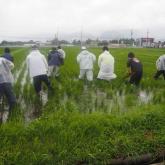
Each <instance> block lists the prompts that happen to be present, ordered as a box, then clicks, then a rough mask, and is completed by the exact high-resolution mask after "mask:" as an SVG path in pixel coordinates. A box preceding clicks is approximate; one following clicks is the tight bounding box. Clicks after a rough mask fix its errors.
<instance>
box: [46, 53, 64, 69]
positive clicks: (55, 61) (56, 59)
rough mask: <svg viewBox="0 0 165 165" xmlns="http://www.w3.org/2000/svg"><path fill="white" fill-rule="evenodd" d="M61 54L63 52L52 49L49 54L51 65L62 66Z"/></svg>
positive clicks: (49, 63)
mask: <svg viewBox="0 0 165 165" xmlns="http://www.w3.org/2000/svg"><path fill="white" fill-rule="evenodd" d="M60 55H61V54H60V53H59V52H58V51H57V50H55V51H51V52H50V53H49V54H48V65H49V66H60V65H61V57H60Z"/></svg>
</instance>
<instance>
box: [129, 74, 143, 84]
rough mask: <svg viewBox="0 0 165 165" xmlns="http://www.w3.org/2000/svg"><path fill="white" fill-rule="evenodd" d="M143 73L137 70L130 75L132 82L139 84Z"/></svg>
mask: <svg viewBox="0 0 165 165" xmlns="http://www.w3.org/2000/svg"><path fill="white" fill-rule="evenodd" d="M142 75H143V73H142V72H135V73H134V74H133V75H131V76H130V80H129V82H130V83H131V84H134V85H136V86H138V85H139V83H140V81H141V79H142Z"/></svg>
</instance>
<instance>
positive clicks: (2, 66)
mask: <svg viewBox="0 0 165 165" xmlns="http://www.w3.org/2000/svg"><path fill="white" fill-rule="evenodd" d="M13 68H14V64H13V63H12V62H11V61H10V60H7V59H5V58H4V57H0V98H1V97H3V96H5V97H6V98H7V101H8V103H9V115H10V112H11V111H12V110H13V108H14V106H15V105H16V97H15V94H14V92H13V86H12V84H13V81H14V79H13V75H12V73H11V69H13ZM0 111H1V109H0Z"/></svg>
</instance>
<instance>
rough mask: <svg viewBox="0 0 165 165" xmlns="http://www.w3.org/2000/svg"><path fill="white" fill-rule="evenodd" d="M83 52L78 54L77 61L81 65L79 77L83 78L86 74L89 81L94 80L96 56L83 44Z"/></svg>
mask: <svg viewBox="0 0 165 165" xmlns="http://www.w3.org/2000/svg"><path fill="white" fill-rule="evenodd" d="M81 50H82V51H81V52H80V53H79V54H78V56H77V63H78V64H79V65H80V74H79V79H83V78H84V76H85V75H86V78H87V80H88V81H92V80H93V64H94V62H95V61H96V56H95V55H94V54H93V53H91V52H89V51H88V50H87V49H86V47H85V46H82V48H81Z"/></svg>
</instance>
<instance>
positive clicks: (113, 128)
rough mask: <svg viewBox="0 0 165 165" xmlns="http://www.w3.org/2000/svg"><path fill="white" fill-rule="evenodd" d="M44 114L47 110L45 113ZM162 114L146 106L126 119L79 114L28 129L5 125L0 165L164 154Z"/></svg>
mask: <svg viewBox="0 0 165 165" xmlns="http://www.w3.org/2000/svg"><path fill="white" fill-rule="evenodd" d="M45 110H46V109H45ZM164 116H165V111H164V107H162V106H151V105H150V106H146V107H143V108H142V109H137V110H136V111H133V112H128V113H127V114H125V115H119V116H114V115H108V114H105V113H99V112H96V113H92V114H80V113H79V112H78V111H76V110H74V108H73V107H72V109H70V110H69V109H68V111H67V112H66V111H64V110H63V109H60V110H58V111H55V112H49V113H47V112H46V111H45V114H44V115H42V117H40V118H39V119H37V120H35V121H33V122H32V123H31V124H29V125H28V126H25V125H24V124H23V123H22V122H9V123H7V124H4V125H1V128H0V164H17V165H18V164H20V165H21V164H24V165H26V164H27V165H29V164H40V165H42V164H43V165H44V164H76V163H78V162H79V161H82V160H85V161H87V162H88V163H91V164H106V163H108V162H109V161H110V160H111V159H112V158H125V157H131V156H138V155H141V154H145V153H154V155H155V156H156V155H157V154H158V153H159V152H160V151H162V149H164V148H165V136H164V133H165V118H164Z"/></svg>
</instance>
